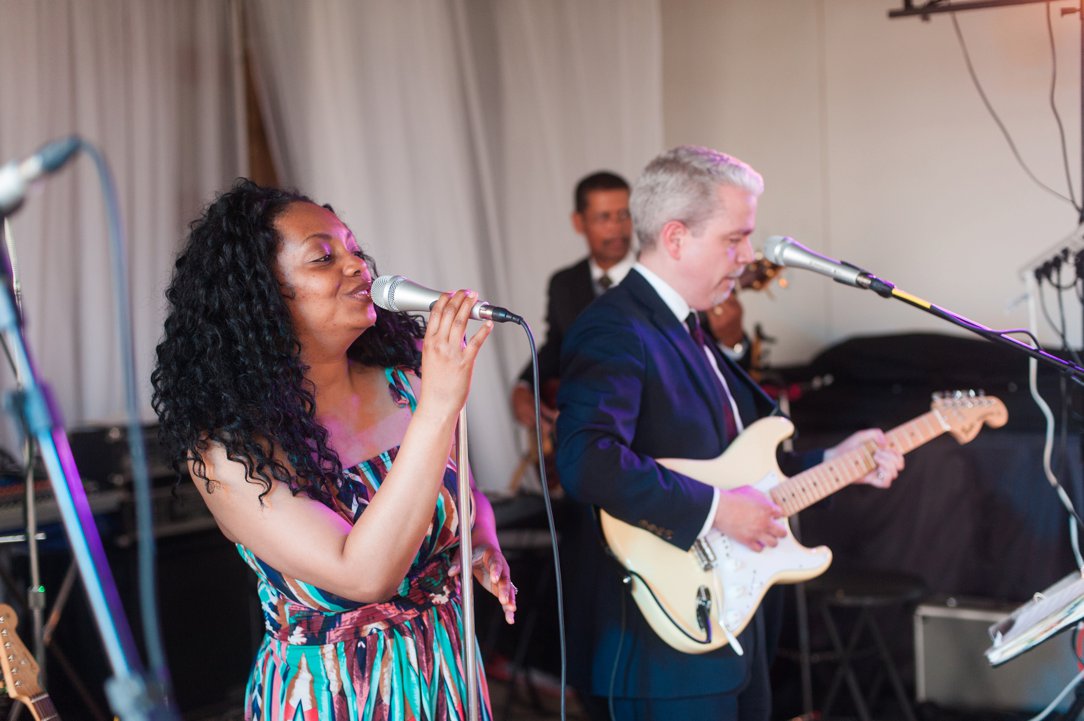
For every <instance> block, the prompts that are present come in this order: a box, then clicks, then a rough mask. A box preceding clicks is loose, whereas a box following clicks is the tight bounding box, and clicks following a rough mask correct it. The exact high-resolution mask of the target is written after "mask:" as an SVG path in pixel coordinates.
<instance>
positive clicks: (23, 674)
mask: <svg viewBox="0 0 1084 721" xmlns="http://www.w3.org/2000/svg"><path fill="white" fill-rule="evenodd" d="M18 623H19V617H18V616H16V615H15V611H14V610H13V609H12V608H11V606H9V605H7V604H6V603H0V647H2V649H0V668H3V672H4V687H5V688H6V690H7V692H8V695H9V696H11V697H12V698H13V699H16V700H18V701H21V702H23V703H24V704H26V705H27V706H30V707H31V708H33V704H34V701H35V699H37V698H38V697H39V696H41V695H42V694H43V693H44V691H43V690H42V688H41V685H40V684H39V683H38V662H37V661H35V660H34V656H33V654H31V653H30V651H28V650H27V648H26V646H24V645H23V642H22V641H21V640H19V636H18V635H17V634H16V633H15V626H16V625H17V624H18Z"/></svg>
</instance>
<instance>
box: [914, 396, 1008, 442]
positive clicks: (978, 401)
mask: <svg viewBox="0 0 1084 721" xmlns="http://www.w3.org/2000/svg"><path fill="white" fill-rule="evenodd" d="M930 410H931V411H932V412H933V413H934V415H936V416H937V419H938V421H939V422H940V423H941V424H942V425H943V426H944V427H945V430H946V431H947V432H948V433H949V434H951V435H952V437H953V438H955V439H956V440H957V441H958V442H959V443H967V442H968V441H971V440H972V439H974V437H975V436H977V435H978V433H979V431H980V430H982V427H983V425H984V424H985V425H987V426H990V427H991V428H1000V427H1001V426H1003V425H1005V424H1006V423H1007V422H1008V420H1009V411H1008V410H1007V409H1006V408H1005V404H1004V403H1002V402H1001V400H1000V399H999V398H995V397H994V396H988V395H984V394H983V393H982V392H981V391H973V390H968V391H945V392H943V393H935V394H934V396H933V403H932V404H931V405H930Z"/></svg>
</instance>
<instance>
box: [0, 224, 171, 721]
mask: <svg viewBox="0 0 1084 721" xmlns="http://www.w3.org/2000/svg"><path fill="white" fill-rule="evenodd" d="M9 268H10V263H9V259H8V255H7V252H6V249H5V248H4V247H3V244H0V339H2V341H3V343H4V345H5V346H6V348H7V349H8V352H9V354H11V356H12V360H13V363H14V365H15V367H16V368H21V369H22V370H23V371H24V378H23V384H22V387H21V388H18V389H17V390H16V391H14V392H12V393H10V394H9V395H8V396H7V398H6V406H7V408H8V410H9V411H10V412H12V414H13V415H14V416H15V418H16V420H17V421H18V422H19V423H20V424H21V425H22V427H23V430H24V432H25V434H26V436H27V438H33V439H34V440H35V441H36V442H37V446H38V448H39V450H40V453H41V457H42V460H43V462H44V465H45V469H46V471H47V472H48V475H49V482H50V485H51V486H52V490H53V495H54V497H55V498H56V503H57V507H58V509H59V510H60V516H61V520H62V521H63V524H64V530H65V532H66V534H67V536H68V543H69V544H70V545H71V550H72V556H73V558H74V560H75V563H76V565H77V567H78V568H79V576H80V578H81V579H82V580H83V588H84V590H85V591H86V594H87V599H88V601H89V602H90V607H91V611H92V615H93V617H94V620H95V622H96V624H97V626H98V631H99V634H100V635H101V637H102V643H103V645H104V646H105V651H106V655H107V657H108V659H109V663H110V666H111V667H112V669H113V673H114V676H113V678H111V679H110V680H109V681H108V683H107V684H106V693H107V695H108V696H109V699H110V703H111V705H112V706H113V709H114V711H116V713H117V715H118V716H120V717H121V718H122V719H125V721H129V720H134V719H175V718H177V716H176V714H175V713H173V711H172V709H170V708H169V707H168V705H167V703H166V702H165V700H164V699H163V698H161V697H162V689H161V688H160V687H159V686H158V685H157V684H156V683H154V682H153V681H150V682H149V681H148V679H147V677H146V674H145V673H144V670H143V668H142V666H141V662H140V658H139V654H138V653H137V651H136V647H135V642H134V640H133V637H132V630H131V628H130V627H129V626H128V622H127V620H126V618H125V616H124V608H123V606H122V605H121V601H120V595H119V594H118V592H117V586H116V583H115V581H114V580H113V574H112V572H111V571H110V569H109V564H108V561H107V560H106V557H105V550H104V549H103V547H102V539H101V536H100V535H99V533H98V529H97V526H96V525H95V523H94V516H93V514H92V513H91V510H90V504H89V502H88V501H87V495H86V491H85V489H84V488H83V483H82V480H81V479H80V477H79V470H78V469H77V468H76V465H75V460H74V458H73V457H72V452H71V446H70V445H69V443H68V436H67V434H66V433H65V431H64V424H63V422H62V420H61V418H60V412H59V410H58V408H57V405H56V403H55V401H54V399H53V397H52V393H51V391H50V390H49V388H48V387H47V386H46V385H44V384H43V383H41V382H40V381H39V380H38V372H37V368H36V366H35V365H34V363H33V360H32V359H31V356H30V350H29V348H28V346H27V343H26V338H25V337H24V334H23V328H22V325H21V323H20V318H19V314H18V311H17V310H16V307H15V301H14V285H13V280H12V277H11V274H10V273H9Z"/></svg>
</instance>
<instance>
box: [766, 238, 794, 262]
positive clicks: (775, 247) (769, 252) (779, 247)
mask: <svg viewBox="0 0 1084 721" xmlns="http://www.w3.org/2000/svg"><path fill="white" fill-rule="evenodd" d="M793 242H794V241H793V240H792V239H791V238H788V237H787V236H785V235H773V236H772V237H770V238H768V240H767V241H766V242H765V243H764V257H765V258H767V259H768V261H770V262H772V263H775V264H776V265H786V263H784V262H783V249H784V248H786V247H787V245H789V244H790V243H793Z"/></svg>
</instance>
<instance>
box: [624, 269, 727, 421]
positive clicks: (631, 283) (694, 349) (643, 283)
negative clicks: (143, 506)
mask: <svg viewBox="0 0 1084 721" xmlns="http://www.w3.org/2000/svg"><path fill="white" fill-rule="evenodd" d="M621 286H622V287H625V288H628V290H629V292H630V293H631V294H632V295H633V296H634V297H635V298H637V299H638V300H639V301H640V302H641V303H643V304H644V305H646V306H647V307H648V308H649V309H650V317H651V322H652V323H653V324H654V325H655V328H656V329H657V330H658V332H659V334H660V335H662V336H663V337H664V338H665V339H666V341H667V342H668V343H669V344H670V345H672V346H673V347H674V350H675V351H677V353H678V355H680V356H681V360H682V362H684V364H685V368H686V371H687V374H688V376H689V377H690V378H692V380H693V382H694V383H695V384H696V386H697V389H698V390H699V391H700V395H701V397H702V398H704V399H705V400H706V401H707V404H708V406H709V407H710V408H711V417H712V420H713V421H714V423H715V428H716V432H717V433H719V434H720V437H724V436H725V435H726V427H725V425H724V424H725V421H724V419H723V411H722V404H723V403H725V402H726V399H725V398H723V395H722V390H721V389H720V387H719V383H718V382H717V381H716V380H715V379H714V378H712V375H711V374H713V373H714V372H715V371H713V370H712V368H711V364H710V363H709V362H708V359H707V358H706V357H705V356H704V352H703V351H702V350H701V349H700V347H699V346H698V345H697V344H696V341H694V340H693V339H692V336H690V335H689V331H688V329H687V328H686V327H685V325H684V324H682V323H681V322H680V321H679V320H678V319H677V318H675V317H674V314H673V312H672V311H671V310H670V308H669V307H667V305H666V304H665V303H664V302H663V301H662V298H660V297H659V294H658V293H656V292H655V289H654V288H652V287H651V284H650V283H648V282H647V280H646V279H645V278H644V277H643V276H642V275H640V274H639V273H636V272H630V273H629V274H628V275H627V276H625V280H623V281H622V282H621ZM663 381H664V382H665V379H663ZM728 440H732V439H728Z"/></svg>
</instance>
